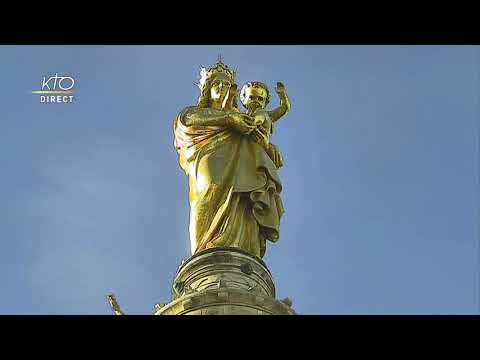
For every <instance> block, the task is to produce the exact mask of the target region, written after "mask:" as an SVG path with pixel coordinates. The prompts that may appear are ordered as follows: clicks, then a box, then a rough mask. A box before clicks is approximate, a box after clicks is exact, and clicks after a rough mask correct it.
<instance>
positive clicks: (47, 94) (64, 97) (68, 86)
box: [32, 73, 75, 103]
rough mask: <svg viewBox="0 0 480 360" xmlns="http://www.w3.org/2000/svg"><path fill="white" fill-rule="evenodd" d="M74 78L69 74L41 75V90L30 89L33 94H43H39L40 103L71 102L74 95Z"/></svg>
mask: <svg viewBox="0 0 480 360" xmlns="http://www.w3.org/2000/svg"><path fill="white" fill-rule="evenodd" d="M74 86H75V79H74V78H73V77H71V76H58V74H57V73H55V76H50V77H48V78H47V77H46V76H44V77H43V80H42V90H35V91H32V93H34V94H43V95H41V96H40V102H41V103H71V102H73V99H74V96H73V93H74Z"/></svg>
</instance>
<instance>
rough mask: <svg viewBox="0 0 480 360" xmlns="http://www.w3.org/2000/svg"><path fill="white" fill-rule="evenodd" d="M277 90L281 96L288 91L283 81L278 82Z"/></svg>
mask: <svg viewBox="0 0 480 360" xmlns="http://www.w3.org/2000/svg"><path fill="white" fill-rule="evenodd" d="M275 91H276V92H277V94H278V95H279V96H282V95H284V94H285V93H286V92H287V89H286V88H285V85H283V83H282V82H280V81H279V82H277V87H276V88H275Z"/></svg>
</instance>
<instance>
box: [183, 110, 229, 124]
mask: <svg viewBox="0 0 480 360" xmlns="http://www.w3.org/2000/svg"><path fill="white" fill-rule="evenodd" d="M182 122H183V123H184V125H185V126H194V125H203V126H227V125H229V116H228V114H227V113H225V114H220V115H213V114H209V113H208V112H207V111H206V110H205V109H195V110H189V111H187V113H186V114H185V115H184V116H183V119H182Z"/></svg>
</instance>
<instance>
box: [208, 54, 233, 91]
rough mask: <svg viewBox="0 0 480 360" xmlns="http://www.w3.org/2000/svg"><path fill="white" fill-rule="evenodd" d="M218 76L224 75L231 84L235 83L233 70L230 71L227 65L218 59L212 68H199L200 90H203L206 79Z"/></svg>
mask: <svg viewBox="0 0 480 360" xmlns="http://www.w3.org/2000/svg"><path fill="white" fill-rule="evenodd" d="M218 74H223V75H226V76H227V77H228V78H229V79H230V80H231V81H232V83H234V82H235V75H236V72H235V70H233V69H230V68H229V67H228V65H226V64H224V63H223V61H222V59H221V57H220V58H219V59H218V61H217V63H216V64H215V65H214V66H213V67H211V68H209V69H207V68H206V67H204V66H202V67H201V68H200V83H199V86H200V88H203V86H204V85H205V82H206V81H207V80H208V79H210V78H212V77H214V76H215V75H218Z"/></svg>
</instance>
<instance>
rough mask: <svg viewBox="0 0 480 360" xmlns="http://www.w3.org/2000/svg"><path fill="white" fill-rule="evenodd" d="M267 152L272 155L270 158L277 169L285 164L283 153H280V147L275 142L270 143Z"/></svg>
mask: <svg viewBox="0 0 480 360" xmlns="http://www.w3.org/2000/svg"><path fill="white" fill-rule="evenodd" d="M267 153H268V156H270V159H272V161H273V163H274V164H275V166H276V167H277V169H278V168H281V167H282V166H283V157H282V154H281V153H280V150H278V147H277V146H276V145H275V144H272V143H270V144H268V150H267Z"/></svg>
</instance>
